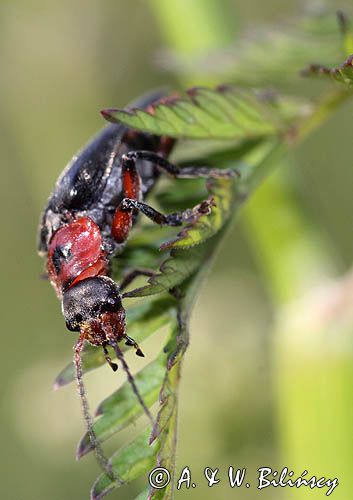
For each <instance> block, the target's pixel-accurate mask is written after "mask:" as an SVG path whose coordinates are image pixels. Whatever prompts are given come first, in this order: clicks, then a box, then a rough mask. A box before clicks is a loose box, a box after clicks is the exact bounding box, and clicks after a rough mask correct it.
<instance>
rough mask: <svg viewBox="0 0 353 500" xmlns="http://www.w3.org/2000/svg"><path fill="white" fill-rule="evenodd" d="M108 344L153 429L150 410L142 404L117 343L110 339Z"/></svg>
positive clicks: (142, 401)
mask: <svg viewBox="0 0 353 500" xmlns="http://www.w3.org/2000/svg"><path fill="white" fill-rule="evenodd" d="M109 343H110V345H111V346H112V348H113V349H114V352H115V354H116V357H117V358H118V360H119V361H120V363H121V364H122V366H123V368H124V370H125V373H126V376H127V379H128V381H129V383H130V385H131V387H132V390H133V393H134V394H135V396H136V397H137V399H138V402H139V403H140V405H141V406H142V408H143V411H144V412H145V414H146V415H147V417H148V418H149V420H150V421H151V423H152V427H153V426H154V423H155V422H154V419H153V417H152V414H151V412H150V410H149V409H148V408H147V406H146V403H145V402H144V400H143V398H142V396H141V394H140V391H139V390H138V388H137V385H136V382H135V379H134V377H133V375H132V373H131V372H130V368H129V366H128V364H127V363H126V361H125V357H124V355H123V353H122V350H121V349H120V347H119V345H118V343H117V342H116V341H115V340H113V339H110V340H109Z"/></svg>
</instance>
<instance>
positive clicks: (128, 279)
mask: <svg viewBox="0 0 353 500" xmlns="http://www.w3.org/2000/svg"><path fill="white" fill-rule="evenodd" d="M155 274H156V273H155V272H154V271H152V270H151V269H140V268H136V269H132V270H131V271H129V272H128V273H126V274H125V276H123V279H122V281H121V282H120V284H119V287H120V290H121V291H122V290H124V289H125V288H126V287H128V286H129V285H130V283H132V282H133V281H134V279H135V278H137V277H138V276H149V277H151V276H154V275H155Z"/></svg>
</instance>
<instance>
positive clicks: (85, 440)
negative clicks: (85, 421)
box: [76, 433, 93, 460]
mask: <svg viewBox="0 0 353 500" xmlns="http://www.w3.org/2000/svg"><path fill="white" fill-rule="evenodd" d="M92 449H93V446H92V444H91V441H90V439H89V436H88V434H87V433H86V434H85V435H84V436H83V437H82V438H81V441H80V442H79V443H78V446H77V450H76V460H80V459H81V458H82V457H83V456H84V455H86V454H87V453H88V452H90V451H92Z"/></svg>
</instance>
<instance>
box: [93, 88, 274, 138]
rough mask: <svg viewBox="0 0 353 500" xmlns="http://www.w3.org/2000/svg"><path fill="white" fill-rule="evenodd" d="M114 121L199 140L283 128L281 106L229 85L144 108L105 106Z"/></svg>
mask: <svg viewBox="0 0 353 500" xmlns="http://www.w3.org/2000/svg"><path fill="white" fill-rule="evenodd" d="M103 115H104V117H105V118H106V119H107V120H109V121H111V122H114V123H123V124H124V125H127V126H129V127H132V128H135V129H138V130H143V131H146V132H150V133H153V134H158V135H168V136H170V137H178V138H181V137H184V138H186V137H187V138H193V139H195V138H198V139H212V138H213V139H214V138H220V139H229V138H231V139H248V138H252V137H263V136H268V135H274V134H277V133H278V132H279V130H281V128H283V119H282V116H281V110H280V107H279V108H278V109H275V108H274V107H273V106H272V105H271V104H270V103H269V102H266V100H264V99H262V98H261V97H260V96H258V95H256V94H255V93H254V92H252V91H250V90H242V89H238V88H235V87H231V86H219V87H217V88H215V89H209V88H194V89H191V90H189V91H188V93H187V96H185V97H184V98H178V97H173V98H165V99H162V100H161V101H159V102H157V103H156V104H154V105H153V107H151V108H150V109H149V110H147V111H146V110H144V109H138V108H136V109H132V110H128V111H127V110H121V109H107V110H104V111H103Z"/></svg>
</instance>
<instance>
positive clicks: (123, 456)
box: [91, 428, 159, 500]
mask: <svg viewBox="0 0 353 500" xmlns="http://www.w3.org/2000/svg"><path fill="white" fill-rule="evenodd" d="M149 435H150V429H149V428H148V429H146V431H145V432H143V433H142V434H141V435H139V436H138V437H137V438H136V439H135V440H134V441H132V442H131V443H130V444H129V445H127V446H125V447H124V448H122V449H120V450H119V451H118V452H117V453H115V454H114V455H113V456H112V458H111V459H110V460H109V464H110V465H111V467H112V470H113V473H115V474H116V475H117V476H119V478H120V479H122V481H124V482H125V483H129V482H131V481H133V480H134V479H136V478H138V477H139V476H141V475H142V474H145V473H147V472H148V471H150V470H151V469H152V468H153V466H154V464H155V462H156V454H157V453H158V449H159V443H158V442H155V443H154V444H152V445H150V444H149V442H148V441H149ZM146 483H147V478H146ZM119 486H120V484H119V483H117V482H116V481H113V480H112V479H111V478H110V477H109V476H108V475H107V474H105V473H104V474H101V475H100V476H99V477H98V479H97V480H96V481H95V483H94V485H93V487H92V490H91V499H92V500H100V499H101V498H103V497H104V496H105V495H106V494H107V493H109V492H110V491H111V490H112V489H113V488H117V487H119Z"/></svg>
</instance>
